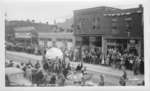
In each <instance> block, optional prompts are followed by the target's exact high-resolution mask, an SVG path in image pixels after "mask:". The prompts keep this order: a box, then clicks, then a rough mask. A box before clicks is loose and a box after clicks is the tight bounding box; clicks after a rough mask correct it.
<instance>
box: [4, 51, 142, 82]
mask: <svg viewBox="0 0 150 91" xmlns="http://www.w3.org/2000/svg"><path fill="white" fill-rule="evenodd" d="M10 55H11V56H12V57H21V58H20V60H21V59H31V60H34V61H35V62H36V61H37V60H42V56H37V55H32V54H27V53H21V52H11V51H6V58H7V56H10ZM16 59H17V58H16ZM71 64H72V65H73V66H75V67H76V65H77V64H79V62H71ZM83 65H84V66H86V67H87V70H89V71H94V72H99V73H102V74H107V75H112V76H116V77H120V76H121V75H122V74H123V73H122V71H121V70H118V69H114V68H112V67H106V66H102V65H94V64H87V63H84V64H83ZM127 75H128V78H129V79H131V80H134V79H139V80H144V75H137V76H134V75H133V72H132V71H129V70H127Z"/></svg>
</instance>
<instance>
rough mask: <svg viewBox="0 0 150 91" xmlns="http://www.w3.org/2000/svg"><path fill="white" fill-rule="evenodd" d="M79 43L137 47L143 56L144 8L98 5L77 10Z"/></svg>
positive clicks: (104, 51)
mask: <svg viewBox="0 0 150 91" xmlns="http://www.w3.org/2000/svg"><path fill="white" fill-rule="evenodd" d="M74 29H75V32H74V35H75V39H76V42H75V44H76V46H79V47H81V46H82V47H83V46H87V47H100V48H101V49H102V52H103V53H104V54H106V53H107V48H114V47H117V48H118V49H120V50H121V49H128V50H135V51H137V54H139V55H143V50H144V49H143V7H142V6H141V5H139V7H137V8H130V9H117V8H112V7H104V6H103V7H95V8H88V9H81V10H75V11H74Z"/></svg>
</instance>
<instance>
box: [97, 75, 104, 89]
mask: <svg viewBox="0 0 150 91" xmlns="http://www.w3.org/2000/svg"><path fill="white" fill-rule="evenodd" d="M99 77H100V80H99V83H98V85H99V86H104V76H103V75H100V76H99Z"/></svg>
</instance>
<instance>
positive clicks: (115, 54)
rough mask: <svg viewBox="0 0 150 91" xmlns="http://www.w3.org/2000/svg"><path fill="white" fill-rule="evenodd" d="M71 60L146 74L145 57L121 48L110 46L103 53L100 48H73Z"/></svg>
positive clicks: (70, 53)
mask: <svg viewBox="0 0 150 91" xmlns="http://www.w3.org/2000/svg"><path fill="white" fill-rule="evenodd" d="M68 55H69V58H70V60H71V61H74V62H81V61H83V62H85V63H89V64H96V65H97V64H98V65H105V66H110V67H113V68H116V69H124V68H125V69H127V70H132V71H133V72H134V74H135V75H137V74H144V58H143V57H140V56H138V55H137V53H136V54H135V53H134V52H129V51H127V50H119V49H118V48H108V49H107V53H106V54H103V53H102V52H101V49H100V48H93V49H92V48H91V49H90V48H88V49H84V50H81V49H79V50H77V49H75V50H73V51H70V52H69V53H68Z"/></svg>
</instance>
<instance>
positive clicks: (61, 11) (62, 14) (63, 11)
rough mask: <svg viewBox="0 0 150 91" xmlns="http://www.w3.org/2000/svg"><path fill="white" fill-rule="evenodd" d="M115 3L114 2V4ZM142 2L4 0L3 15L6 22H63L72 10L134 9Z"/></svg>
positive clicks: (109, 0) (138, 0)
mask: <svg viewBox="0 0 150 91" xmlns="http://www.w3.org/2000/svg"><path fill="white" fill-rule="evenodd" d="M114 1H115V2H114ZM141 1H142V0H124V1H123V0H113V1H112V0H101V1H95V0H93V1H89V0H86V1H85V0H83V1H78V0H77V1H49V2H48V1H38V0H37V1H34V0H33V1H32V2H31V1H28V0H27V1H24V2H19V1H14V2H11V1H8V0H6V2H5V4H4V6H5V8H4V9H5V13H6V15H7V16H6V18H7V19H8V20H27V19H30V20H32V19H34V20H35V22H43V23H44V22H47V21H48V22H49V23H50V24H52V23H53V22H54V21H56V22H63V21H65V19H69V18H71V17H73V10H78V9H84V8H91V7H99V6H110V7H115V8H121V9H124V8H134V7H138V5H139V4H142V3H143V2H141Z"/></svg>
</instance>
